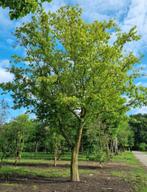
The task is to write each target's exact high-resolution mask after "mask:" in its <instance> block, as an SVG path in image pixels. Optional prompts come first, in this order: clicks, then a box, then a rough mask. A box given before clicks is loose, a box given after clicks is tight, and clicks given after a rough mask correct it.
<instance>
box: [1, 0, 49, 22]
mask: <svg viewBox="0 0 147 192" xmlns="http://www.w3.org/2000/svg"><path fill="white" fill-rule="evenodd" d="M45 1H47V2H50V1H51V0H0V6H2V7H3V8H7V7H8V8H9V9H10V10H9V15H10V18H11V19H18V18H19V17H24V16H25V15H27V14H28V13H34V12H35V11H36V9H37V8H38V5H39V4H41V3H43V2H45Z"/></svg>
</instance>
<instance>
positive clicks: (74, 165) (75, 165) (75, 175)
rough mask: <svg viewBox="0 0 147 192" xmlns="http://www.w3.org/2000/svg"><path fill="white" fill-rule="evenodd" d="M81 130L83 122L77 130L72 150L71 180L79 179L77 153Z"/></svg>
mask: <svg viewBox="0 0 147 192" xmlns="http://www.w3.org/2000/svg"><path fill="white" fill-rule="evenodd" d="M82 132H83V124H81V126H80V128H79V130H78V133H77V139H76V143H75V146H74V147H73V150H72V156H71V181H80V178H79V170H78V155H79V149H80V143H81V138H82Z"/></svg>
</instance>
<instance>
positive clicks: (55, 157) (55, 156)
mask: <svg viewBox="0 0 147 192" xmlns="http://www.w3.org/2000/svg"><path fill="white" fill-rule="evenodd" d="M56 166H57V153H56V152H55V153H54V167H56Z"/></svg>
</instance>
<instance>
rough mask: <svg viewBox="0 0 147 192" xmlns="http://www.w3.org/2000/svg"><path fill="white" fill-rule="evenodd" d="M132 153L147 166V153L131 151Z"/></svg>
mask: <svg viewBox="0 0 147 192" xmlns="http://www.w3.org/2000/svg"><path fill="white" fill-rule="evenodd" d="M133 154H134V155H135V157H136V158H137V159H138V160H139V161H140V162H141V163H142V164H143V165H144V166H146V167H147V153H143V152H140V151H133Z"/></svg>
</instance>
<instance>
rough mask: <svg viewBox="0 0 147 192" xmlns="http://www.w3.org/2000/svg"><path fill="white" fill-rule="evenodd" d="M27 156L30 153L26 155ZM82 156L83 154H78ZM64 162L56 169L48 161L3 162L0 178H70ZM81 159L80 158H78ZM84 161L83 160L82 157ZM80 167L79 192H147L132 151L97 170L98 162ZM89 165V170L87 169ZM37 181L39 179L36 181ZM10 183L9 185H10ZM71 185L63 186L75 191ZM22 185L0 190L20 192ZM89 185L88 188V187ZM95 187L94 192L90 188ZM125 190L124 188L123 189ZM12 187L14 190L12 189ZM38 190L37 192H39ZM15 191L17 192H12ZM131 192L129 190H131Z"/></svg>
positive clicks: (146, 175)
mask: <svg viewBox="0 0 147 192" xmlns="http://www.w3.org/2000/svg"><path fill="white" fill-rule="evenodd" d="M27 155H28V157H29V154H27ZM81 157H82V155H81ZM65 159H66V161H63V160H61V161H58V163H57V165H58V166H57V167H53V161H50V160H47V159H33V158H31V159H28V158H25V159H22V160H21V161H20V162H19V163H18V165H17V166H14V165H13V164H12V163H14V159H9V160H7V161H6V162H7V163H8V164H6V165H4V166H2V167H1V168H0V179H4V180H6V181H7V180H8V181H9V178H10V179H11V178H13V179H14V178H17V179H19V178H27V179H28V180H27V181H29V179H33V178H35V179H37V178H38V179H39V178H40V179H49V178H52V179H54V178H55V179H56V178H57V179H58V178H60V179H64V178H69V175H70V168H69V161H67V159H68V158H66V157H65ZM81 159H82V158H81ZM83 159H84V157H83ZM79 164H80V165H82V166H80V168H79V172H80V175H81V178H82V179H85V178H86V183H87V184H86V183H85V184H82V183H81V184H79V185H81V188H80V190H81V192H82V191H86V190H88V192H89V191H90V192H91V191H95V188H96V189H97V188H99V190H100V189H102V190H100V191H103V190H104V189H106V188H108V191H109V190H110V189H114V192H117V191H118V190H120V191H123V190H125V191H124V192H130V188H131V187H132V188H133V192H147V169H146V170H145V168H144V167H143V166H142V165H141V164H140V162H139V161H138V160H137V159H136V158H135V157H134V155H133V154H132V153H131V152H124V153H121V154H119V155H117V156H115V157H114V158H113V159H112V161H111V162H110V163H108V164H107V163H106V164H105V165H104V168H99V169H98V168H97V165H98V164H97V162H91V161H80V162H79ZM89 166H91V168H89ZM37 181H38V182H39V180H37ZM6 184H10V186H6ZM11 184H12V186H11ZM36 185H37V186H38V187H39V186H40V187H42V188H41V189H38V191H41V192H42V191H43V192H44V191H46V189H48V188H49V187H51V186H53V184H48V185H47V186H46V189H44V188H43V187H44V185H41V184H39V183H38V184H36ZM62 185H64V183H62V184H59V185H58V187H59V188H61V187H62ZM72 185H74V184H72V183H70V184H69V183H66V184H65V186H66V187H67V188H68V187H69V186H70V187H71V188H70V190H72V191H74V192H75V191H76V190H77V187H76V186H77V185H75V189H74V188H73V186H72ZM21 186H22V185H19V184H18V183H17V182H16V185H14V187H13V183H11V182H10V183H7V182H6V183H5V182H3V183H1V184H0V191H2V192H6V191H9V190H8V189H11V191H12V192H13V191H15V189H18V191H20V189H19V187H21ZM26 186H27V187H28V188H27V189H26V190H24V188H22V190H24V191H30V192H32V191H33V190H32V189H30V188H29V187H31V186H34V184H32V185H30V184H27V183H26V184H23V187H26ZM88 186H90V187H89V188H88ZM94 186H95V188H94V189H93V187H94ZM56 187H57V184H55V185H54V188H55V189H56ZM125 187H126V189H125ZM12 188H13V190H12ZM38 191H37V192H38ZM15 192H17V191H15ZM131 192H132V190H131Z"/></svg>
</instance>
